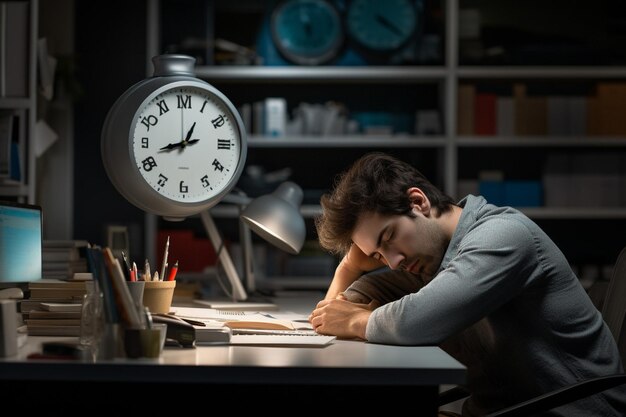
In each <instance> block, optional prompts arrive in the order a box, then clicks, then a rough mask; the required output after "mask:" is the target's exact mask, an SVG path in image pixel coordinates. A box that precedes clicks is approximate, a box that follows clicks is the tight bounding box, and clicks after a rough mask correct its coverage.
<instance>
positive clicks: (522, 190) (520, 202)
mask: <svg viewBox="0 0 626 417" xmlns="http://www.w3.org/2000/svg"><path fill="white" fill-rule="evenodd" d="M542 196H543V191H542V185H541V181H504V204H505V205H507V206H513V207H541V206H542V204H543V202H542Z"/></svg>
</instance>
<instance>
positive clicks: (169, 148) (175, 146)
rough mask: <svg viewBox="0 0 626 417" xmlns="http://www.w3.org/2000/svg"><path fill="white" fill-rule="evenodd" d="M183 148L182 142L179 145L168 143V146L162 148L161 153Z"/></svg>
mask: <svg viewBox="0 0 626 417" xmlns="http://www.w3.org/2000/svg"><path fill="white" fill-rule="evenodd" d="M181 146H182V142H178V143H168V144H167V145H166V146H164V147H162V148H160V149H159V150H160V151H171V150H172V149H175V148H179V147H181Z"/></svg>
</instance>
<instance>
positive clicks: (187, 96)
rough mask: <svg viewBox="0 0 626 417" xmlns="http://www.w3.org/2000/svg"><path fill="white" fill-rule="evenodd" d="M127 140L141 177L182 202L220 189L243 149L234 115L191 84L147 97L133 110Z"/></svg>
mask: <svg viewBox="0 0 626 417" xmlns="http://www.w3.org/2000/svg"><path fill="white" fill-rule="evenodd" d="M131 146H132V151H133V154H134V160H135V162H136V165H137V169H138V170H139V172H140V174H141V176H142V177H143V178H144V180H145V181H146V182H147V183H148V184H149V185H150V186H151V187H152V188H153V189H154V190H155V191H156V192H158V193H159V194H160V195H162V196H164V197H166V198H169V199H171V200H174V201H178V202H185V203H194V202H199V201H205V200H207V199H209V198H212V197H214V196H215V195H217V194H219V193H220V192H221V191H222V190H223V189H224V188H225V187H226V186H227V185H228V184H229V182H230V181H231V179H232V177H233V175H235V172H236V171H237V165H238V163H239V157H240V154H241V152H242V143H241V137H240V133H239V130H238V128H237V123H236V121H235V117H234V115H233V114H232V113H231V112H230V110H229V109H228V108H227V107H226V106H224V104H223V102H222V101H221V100H219V99H216V97H214V96H213V95H212V94H211V93H210V92H209V91H207V90H204V89H202V88H197V87H192V86H184V87H175V88H171V89H168V90H165V91H163V92H161V93H160V94H158V95H156V96H154V97H152V98H148V99H147V100H146V101H145V102H144V104H143V105H142V106H141V108H140V109H139V111H138V112H137V114H136V116H135V121H134V131H133V135H132V144H131Z"/></svg>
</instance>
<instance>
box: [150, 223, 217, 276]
mask: <svg viewBox="0 0 626 417" xmlns="http://www.w3.org/2000/svg"><path fill="white" fill-rule="evenodd" d="M168 236H169V237H170V247H169V251H168V263H169V264H170V265H169V267H170V268H171V267H172V266H173V265H174V262H175V261H176V260H178V264H179V265H180V266H181V272H202V271H203V270H204V269H205V268H206V267H208V266H213V265H215V261H216V260H217V257H216V256H215V249H213V245H212V244H211V242H210V241H209V239H208V238H199V237H196V236H194V234H193V231H191V230H159V233H158V235H157V259H158V260H159V262H161V260H162V259H163V251H164V250H165V242H166V241H167V237H168ZM158 268H159V269H160V268H161V264H160V263H159V265H158Z"/></svg>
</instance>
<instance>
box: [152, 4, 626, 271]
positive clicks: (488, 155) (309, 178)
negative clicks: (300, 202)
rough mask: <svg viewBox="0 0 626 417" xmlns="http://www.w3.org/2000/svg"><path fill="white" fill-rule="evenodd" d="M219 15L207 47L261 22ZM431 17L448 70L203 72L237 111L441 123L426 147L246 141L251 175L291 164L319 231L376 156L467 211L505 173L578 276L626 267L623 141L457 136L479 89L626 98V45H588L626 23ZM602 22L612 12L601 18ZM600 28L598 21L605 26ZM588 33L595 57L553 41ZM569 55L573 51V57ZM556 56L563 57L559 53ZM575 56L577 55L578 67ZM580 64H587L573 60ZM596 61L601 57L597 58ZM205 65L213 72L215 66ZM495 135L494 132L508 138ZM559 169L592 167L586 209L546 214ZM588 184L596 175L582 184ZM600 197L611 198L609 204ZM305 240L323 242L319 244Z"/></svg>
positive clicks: (401, 139)
mask: <svg viewBox="0 0 626 417" xmlns="http://www.w3.org/2000/svg"><path fill="white" fill-rule="evenodd" d="M167 3H168V0H161V1H157V0H153V1H152V2H150V4H149V9H150V10H151V12H150V13H149V14H148V15H149V20H148V27H149V28H152V29H149V33H152V36H149V41H148V44H149V45H151V47H152V50H150V49H149V54H148V55H149V56H151V55H152V54H154V53H156V52H157V51H159V50H160V48H161V45H160V44H159V42H164V40H163V38H164V37H165V36H166V35H167V33H168V27H167V25H168V24H170V23H168V21H167V19H164V18H163V17H162V16H160V15H159V10H160V7H162V6H163V5H166V4H167ZM200 3H202V2H196V3H195V4H196V5H198V4H200ZM212 4H215V7H214V8H208V9H207V10H209V12H207V13H208V14H207V15H205V17H206V16H209V17H208V18H206V19H205V20H206V22H205V23H206V28H205V29H206V30H205V32H203V33H205V34H206V35H207V36H208V37H209V38H210V36H218V35H219V34H220V33H219V31H220V28H219V24H220V23H219V21H220V19H218V18H217V17H218V15H219V13H224V15H223V16H220V17H225V18H228V16H232V15H234V14H236V13H238V12H240V13H242V14H245V15H247V16H249V15H250V14H251V12H250V10H251V8H252V9H254V6H251V2H243V3H242V4H241V5H240V7H239V9H237V6H225V5H224V4H222V3H220V2H215V3H212ZM220 4H221V6H220ZM423 4H424V7H430V8H432V9H434V10H436V11H437V13H436V14H437V15H438V16H440V18H441V20H440V21H439V23H440V24H441V25H440V27H439V28H436V29H432V27H431V29H430V30H432V33H431V34H433V35H435V36H438V37H439V41H440V49H439V58H438V59H433V60H430V61H426V62H422V63H408V64H406V63H405V64H401V65H380V64H379V63H377V64H376V65H368V66H332V65H325V66H295V65H289V66H253V65H200V66H198V68H197V73H198V76H199V77H201V78H203V79H205V80H207V81H208V82H210V83H212V84H214V85H215V86H216V87H217V88H219V89H220V90H222V91H223V92H224V93H225V94H226V95H227V96H229V97H230V98H231V99H232V100H233V102H235V104H236V105H238V104H240V103H248V102H253V101H255V100H260V99H262V98H263V97H268V96H273V97H276V96H278V97H286V98H287V101H288V103H294V102H295V103H297V102H298V101H305V100H310V101H315V100H317V101H319V102H322V101H324V100H338V99H339V100H340V99H343V100H345V101H346V102H347V103H349V104H350V103H351V104H352V105H354V103H355V102H359V101H360V102H366V101H367V102H370V103H371V104H372V107H373V108H377V107H378V106H380V103H388V104H389V109H390V111H392V112H393V111H401V110H398V109H403V108H409V111H410V113H412V114H415V112H416V111H417V110H420V109H424V108H427V109H435V110H436V111H437V112H438V115H439V120H440V132H437V133H436V134H417V133H416V130H415V129H410V130H409V131H408V132H407V133H405V134H380V135H364V134H346V135H340V136H338V135H334V136H333V135H331V136H312V135H299V134H297V135H286V136H284V137H280V138H272V137H267V136H264V135H259V134H250V135H249V141H248V148H249V150H248V154H249V156H248V162H247V165H251V164H259V165H264V166H266V167H267V169H268V170H272V169H279V168H281V167H283V162H282V161H285V160H290V161H291V164H292V166H291V167H292V168H293V171H294V172H293V177H292V178H293V180H294V181H295V182H297V183H299V184H300V185H302V186H303V188H305V190H309V191H311V194H310V195H311V198H310V199H309V200H306V197H305V204H304V206H303V209H302V211H303V214H304V215H305V216H306V217H307V218H309V219H311V218H313V217H314V216H315V215H316V214H318V213H319V210H320V209H319V206H318V205H317V204H316V203H315V199H316V198H317V197H318V196H319V191H321V190H326V189H328V188H330V186H331V185H332V180H333V178H334V175H335V174H336V173H338V172H339V171H341V170H343V169H344V168H345V167H347V164H349V162H350V161H352V160H354V159H355V158H357V157H358V156H359V155H362V154H363V153H365V152H368V151H370V150H381V151H385V152H389V153H392V154H395V155H397V156H401V157H402V158H403V159H405V160H407V161H409V162H411V163H414V164H415V165H416V166H417V167H418V168H419V169H420V170H422V172H423V173H424V174H425V175H426V176H427V177H429V178H430V179H431V180H433V182H434V183H435V184H436V185H438V186H440V187H441V188H442V189H443V190H444V191H445V192H446V193H448V194H450V195H452V196H455V197H457V198H460V197H462V196H464V195H465V194H466V193H467V192H468V191H469V192H473V193H480V177H481V175H483V174H484V172H483V171H490V172H491V173H492V172H493V171H496V172H497V173H498V175H500V176H503V177H504V179H505V180H509V179H510V180H513V181H518V180H522V181H531V182H533V184H535V185H536V186H537V187H539V188H538V189H539V190H540V191H539V197H540V203H539V204H537V205H536V206H525V205H517V207H518V208H520V209H521V210H522V211H523V212H525V213H526V214H527V215H528V216H530V217H531V218H533V219H535V220H536V221H537V222H538V223H540V225H541V226H542V227H546V228H547V230H548V233H549V234H550V236H551V237H553V239H555V241H557V244H559V245H561V244H562V245H563V246H564V248H563V249H564V252H565V253H566V256H567V257H568V259H570V262H572V263H578V262H580V263H596V262H597V263H609V262H612V260H614V259H615V256H616V253H613V252H615V251H618V250H619V249H620V248H621V246H622V243H620V242H619V240H618V239H616V238H614V237H612V236H609V237H608V238H607V230H611V229H613V228H615V227H616V225H617V227H621V226H622V225H625V223H626V171H625V169H624V168H623V167H624V166H626V134H621V133H615V132H609V133H606V132H603V130H602V129H600V130H599V131H598V130H593V129H585V130H584V131H581V132H576V133H567V134H563V133H558V132H556V131H552V130H548V129H544V130H543V131H541V132H540V133H536V132H533V133H532V134H528V133H523V132H515V131H513V133H511V134H498V133H497V132H496V133H494V134H477V133H475V132H474V131H472V132H463V131H462V130H461V129H460V128H459V122H460V118H461V117H463V112H464V111H465V109H464V107H463V106H461V105H460V99H459V94H460V90H461V87H462V86H467V85H469V86H473V87H475V88H476V89H477V90H478V91H483V90H484V91H487V92H494V94H496V98H497V97H500V96H502V95H507V96H511V97H513V89H514V87H515V86H516V85H521V86H524V88H526V94H527V97H532V98H536V97H538V98H540V99H541V100H543V101H544V105H545V106H546V108H547V105H548V104H547V102H548V101H551V97H553V96H558V95H561V94H565V95H569V96H571V95H577V96H578V97H582V98H583V99H584V100H585V101H584V102H585V105H586V106H588V107H590V106H592V105H595V101H596V99H597V91H598V89H601V88H602V86H603V85H614V84H617V85H624V86H626V59H624V56H622V55H623V53H622V52H621V49H620V47H619V45H622V44H623V43H620V42H621V41H623V40H626V39H623V38H624V36H623V35H620V34H619V33H618V34H617V35H615V36H613V37H612V38H611V37H610V36H605V34H604V33H601V34H597V35H596V36H593V34H592V31H593V30H600V29H598V28H599V27H600V26H599V24H598V23H597V22H598V21H599V20H601V19H600V18H605V20H606V19H613V24H614V25H619V24H620V22H622V23H623V20H626V18H625V17H624V16H623V13H622V14H619V13H614V15H613V16H611V15H610V13H611V12H610V7H608V6H607V5H604V4H602V5H598V7H596V8H594V10H593V11H591V12H590V11H583V10H580V11H576V10H572V9H575V8H572V6H571V4H569V3H567V2H564V1H557V2H555V3H554V4H550V5H548V6H546V5H545V4H544V3H542V2H540V1H530V2H524V4H523V5H521V4H516V2H514V1H512V0H507V1H504V2H498V4H494V3H493V2H487V1H484V0H471V1H467V2H466V1H463V2H460V1H459V0H440V1H437V0H433V1H425V2H424V3H423ZM603 6H607V7H605V8H603ZM257 7H258V6H257ZM519 8H522V10H521V11H520V10H518V9H519ZM604 9H607V10H608V11H601V10H604ZM562 10H568V13H561V11H562ZM211 13H212V14H211ZM516 13H517V14H519V13H523V15H524V16H526V17H527V19H525V21H527V22H538V23H537V25H539V29H537V30H538V32H528V31H529V29H528V28H529V27H531V28H532V25H531V26H528V25H530V23H527V24H526V25H527V26H526V27H524V23H519V22H516V20H519V19H516V18H515V17H514V16H515V15H516ZM539 14H541V16H539ZM598 14H599V15H600V16H596V15H598ZM477 16H478V20H477ZM620 18H621V19H622V20H619V19H620ZM550 19H552V21H550ZM581 19H588V20H589V24H588V25H587V26H585V29H584V30H579V32H580V33H581V35H580V36H588V38H585V39H589V42H593V43H592V44H590V45H587V44H584V45H582V46H580V47H579V49H578V50H575V49H574V46H575V45H576V44H577V42H578V44H582V42H579V40H578V39H574V41H572V40H569V39H565V40H563V39H564V38H566V35H564V36H563V37H561V38H558V37H557V36H556V34H555V32H554V31H556V32H558V31H565V33H566V34H567V35H569V34H571V33H575V32H572V27H574V26H576V25H577V24H578V26H576V27H580V25H579V23H580V20H581ZM550 26H553V27H554V28H551V27H550ZM250 27H254V26H253V25H250ZM502 27H504V29H502ZM494 28H495V29H494ZM498 28H499V29H498ZM496 29H497V30H501V32H497V31H496ZM169 30H170V31H171V29H169ZM542 30H543V32H542ZM498 33H499V34H500V35H502V36H500V38H501V40H502V42H503V43H502V45H498V44H494V42H495V41H494V39H496V40H498ZM597 33H600V32H597ZM520 34H521V35H520ZM505 35H506V36H505ZM513 35H515V36H517V38H514V37H513ZM520 36H521V37H520ZM523 36H526V38H524V37H523ZM150 39H152V40H150ZM511 39H514V40H515V41H519V40H520V39H522V41H524V39H528V42H527V44H528V45H521V46H520V44H519V42H518V44H516V43H515V42H513V41H511V42H509V43H507V42H508V41H510V40H511ZM563 42H569V43H567V44H566V45H565V46H563ZM522 43H523V42H522ZM571 45H574V46H571ZM550 48H553V49H550ZM559 48H560V49H559ZM208 50H209V52H210V51H211V49H210V48H208ZM557 50H558V51H565V52H562V53H560V54H556V53H550V51H557ZM571 50H574V52H572V53H569V51H571ZM476 51H480V52H478V53H477V52H476ZM576 51H578V52H580V53H579V54H578V55H577V54H576ZM590 51H600V52H596V53H594V54H592V53H591V52H590ZM209 55H210V53H209ZM579 55H580V56H582V58H580V57H579ZM203 57H205V58H206V56H203ZM205 60H206V61H207V62H209V61H210V58H206V59H205ZM364 91H365V93H364ZM474 99H475V97H473V98H472V102H473V103H474ZM404 100H406V101H404ZM513 100H514V99H513ZM618 100H624V103H622V104H624V105H626V97H622V96H619V97H618ZM408 103H410V104H408ZM513 104H514V105H515V104H516V103H515V101H513ZM289 106H290V107H291V108H293V107H294V106H293V105H292V104H289ZM407 106H411V107H407ZM622 108H623V107H622ZM581 114H582V116H583V117H585V118H587V117H588V112H587V111H584V112H583V113H578V116H577V117H580V115H581ZM542 117H544V118H545V119H546V120H548V118H549V117H552V116H551V115H550V114H548V113H547V110H546V113H545V114H543V115H542ZM546 123H547V122H546ZM518 124H519V125H520V126H522V125H524V124H526V121H525V119H519V120H518ZM411 127H412V128H413V126H411ZM491 128H493V129H497V128H498V126H491ZM625 132H626V130H625ZM555 155H557V156H559V155H566V156H568V157H569V156H572V155H573V157H572V158H574V161H578V160H581V159H582V160H584V161H586V163H587V164H588V165H589V167H588V168H584V169H583V168H581V167H580V166H576V167H574V168H573V171H572V172H567V173H566V174H567V175H569V176H570V177H571V178H575V179H574V186H573V188H572V191H571V193H572V195H571V196H570V197H571V198H572V199H578V200H583V202H582V203H578V202H577V203H576V204H569V203H565V204H550V205H546V201H550V202H553V200H554V199H553V198H552V197H551V196H549V197H547V196H546V193H552V190H547V189H546V188H549V187H546V183H547V182H548V181H546V176H547V175H549V174H550V172H549V171H550V170H549V168H548V167H549V166H550V164H551V162H550V161H551V160H552V158H553V157H554V156H555ZM607 157H608V158H609V159H611V160H612V161H614V163H613V164H608V165H609V166H611V165H612V168H611V167H608V168H607V164H606V163H605V161H606V160H607ZM312 160H314V161H312ZM321 161H323V163H321ZM596 170H600V171H601V172H603V173H605V174H606V176H607V177H608V179H607V180H606V181H603V179H602V178H600V179H598V178H596V177H595V176H594V175H596V174H595V172H597V171H596ZM581 172H582V173H584V174H589V175H588V176H587V177H585V176H584V175H582V174H581ZM579 174H581V175H579ZM589 176H591V180H590V178H589ZM579 180H580V182H579ZM580 183H582V184H583V188H584V187H587V188H588V189H592V190H594V195H600V196H603V195H613V194H616V195H617V197H615V198H612V199H611V201H610V203H608V204H607V203H604V202H598V201H597V199H594V197H592V196H591V197H588V198H586V199H585V198H584V197H581V196H583V195H584V194H585V190H583V189H581V188H580ZM584 184H588V186H585V185H584ZM607 184H609V185H607ZM600 186H607V187H608V188H606V189H605V190H599V188H601V187H600ZM305 193H306V192H305ZM598 193H600V194H598ZM578 200H576V201H578ZM556 201H557V202H558V199H557V200H556ZM504 204H507V203H506V202H504ZM214 211H215V212H216V213H217V214H216V216H218V217H223V218H226V219H229V218H230V219H232V218H234V217H235V213H234V210H230V209H229V208H220V207H216V208H215V209H214ZM156 223H157V222H155V224H156ZM574 223H576V224H577V225H579V224H580V225H581V226H580V233H581V234H582V235H583V236H581V237H579V238H577V239H573V238H572V235H573V234H574V233H575V232H573V231H572V230H571V229H573V228H572V224H574ZM568 229H570V230H568ZM309 236H312V237H313V238H314V234H312V235H311V234H310V235H309ZM574 248H575V249H574Z"/></svg>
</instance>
